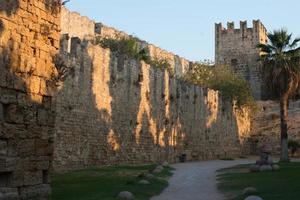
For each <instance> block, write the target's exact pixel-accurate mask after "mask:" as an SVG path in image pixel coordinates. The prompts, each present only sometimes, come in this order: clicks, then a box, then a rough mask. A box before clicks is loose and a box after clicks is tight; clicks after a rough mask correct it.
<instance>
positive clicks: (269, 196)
mask: <svg viewBox="0 0 300 200" xmlns="http://www.w3.org/2000/svg"><path fill="white" fill-rule="evenodd" d="M280 167H281V168H280V170H279V171H274V172H272V171H271V172H259V173H250V172H249V170H248V168H249V165H239V166H236V167H233V168H228V169H222V170H219V171H218V181H219V184H218V189H219V190H220V191H221V192H223V193H224V194H225V195H226V196H227V199H230V200H243V199H244V198H245V197H246V196H244V195H242V191H243V189H244V188H246V187H255V188H256V189H257V190H258V196H260V197H262V198H263V199H264V200H299V199H300V190H299V187H300V163H299V162H295V163H284V164H280Z"/></svg>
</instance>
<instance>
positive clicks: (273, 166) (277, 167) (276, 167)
mask: <svg viewBox="0 0 300 200" xmlns="http://www.w3.org/2000/svg"><path fill="white" fill-rule="evenodd" d="M272 169H273V171H278V170H279V169H280V167H279V165H272Z"/></svg>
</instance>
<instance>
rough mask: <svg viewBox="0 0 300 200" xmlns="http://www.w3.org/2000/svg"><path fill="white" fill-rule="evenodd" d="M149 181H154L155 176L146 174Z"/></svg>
mask: <svg viewBox="0 0 300 200" xmlns="http://www.w3.org/2000/svg"><path fill="white" fill-rule="evenodd" d="M146 178H147V179H154V178H155V176H154V175H153V174H146Z"/></svg>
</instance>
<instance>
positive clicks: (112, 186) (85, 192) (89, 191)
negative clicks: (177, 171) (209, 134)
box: [51, 165, 173, 200]
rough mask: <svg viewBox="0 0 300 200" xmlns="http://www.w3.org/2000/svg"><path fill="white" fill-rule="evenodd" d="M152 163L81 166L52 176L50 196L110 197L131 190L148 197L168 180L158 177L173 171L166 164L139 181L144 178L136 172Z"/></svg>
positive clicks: (60, 199) (72, 199)
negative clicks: (151, 175) (141, 164)
mask: <svg viewBox="0 0 300 200" xmlns="http://www.w3.org/2000/svg"><path fill="white" fill-rule="evenodd" d="M154 168H155V165H143V166H120V167H101V168H91V169H87V170H80V171H75V172H70V173H66V174H59V175H55V176H54V177H53V181H52V187H53V191H52V198H51V199H52V200H113V199H117V195H118V193H119V192H121V191H130V192H132V193H133V194H134V196H135V199H138V200H143V199H149V197H151V196H154V195H156V194H159V193H161V192H162V190H163V189H164V188H165V187H167V186H168V182H167V181H166V180H164V179H162V178H158V177H164V178H166V177H168V176H171V175H172V170H173V169H172V168H170V167H167V168H165V169H164V170H163V171H162V173H160V174H157V175H155V176H156V178H155V179H151V180H149V181H150V184H149V185H140V184H138V181H140V180H142V179H145V178H143V177H141V176H139V175H141V174H143V173H147V172H148V171H149V170H152V169H154Z"/></svg>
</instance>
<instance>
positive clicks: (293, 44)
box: [289, 38, 300, 48]
mask: <svg viewBox="0 0 300 200" xmlns="http://www.w3.org/2000/svg"><path fill="white" fill-rule="evenodd" d="M298 42H300V38H296V39H294V41H293V42H292V43H291V44H290V45H289V46H290V48H295V47H296V46H298Z"/></svg>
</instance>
